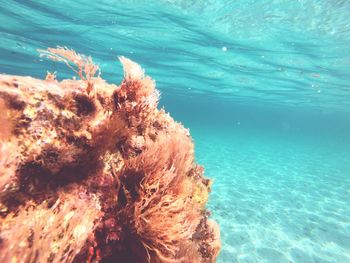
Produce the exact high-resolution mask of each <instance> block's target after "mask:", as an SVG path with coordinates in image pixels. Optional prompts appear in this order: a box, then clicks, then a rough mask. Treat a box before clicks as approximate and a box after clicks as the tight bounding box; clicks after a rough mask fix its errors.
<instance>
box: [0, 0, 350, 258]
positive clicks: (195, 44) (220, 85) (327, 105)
mask: <svg viewBox="0 0 350 263" xmlns="http://www.w3.org/2000/svg"><path fill="white" fill-rule="evenodd" d="M349 15H350V1H346V0H342V1H341V0H319V1H316V0H299V1H297V0H295V1H294V0H293V1H291V0H289V1H287V0H284V1H283V0H266V1H258V0H226V1H219V0H208V1H201V0H158V1H155V0H154V1H152V0H148V1H145V0H128V1H126V0H120V1H117V0H99V1H94V2H92V1H91V2H89V3H87V1H82V0H76V1H69V0H57V1H42V0H38V1H29V0H27V1H25V0H22V1H19V0H18V1H10V0H2V1H1V8H0V40H1V41H0V72H1V73H8V74H18V75H31V76H35V77H41V78H42V77H44V76H45V75H46V70H50V71H57V72H58V77H59V78H66V77H72V73H71V72H70V71H69V70H68V69H66V68H65V66H64V65H60V64H57V63H53V62H49V61H46V60H42V59H40V58H39V57H38V53H37V51H36V50H37V49H39V48H40V49H42V48H46V47H52V46H56V45H61V46H69V47H71V48H74V49H75V50H77V51H78V52H81V53H85V54H87V55H91V56H93V58H94V60H95V61H96V62H98V63H99V65H100V67H101V69H102V77H103V78H105V79H107V80H108V81H110V82H116V83H119V82H120V80H121V78H122V71H121V66H120V65H119V63H118V62H117V56H118V55H124V56H127V57H129V58H131V59H133V60H135V61H137V62H139V63H140V64H141V65H142V66H143V67H144V68H145V69H146V72H147V74H149V75H151V76H152V77H153V78H154V79H155V80H156V81H157V87H158V89H159V90H160V91H161V93H162V99H161V105H162V106H164V107H165V108H166V110H167V111H169V112H171V115H172V116H173V117H175V118H176V119H177V120H179V121H181V122H183V123H184V124H185V125H186V126H187V127H189V128H190V131H191V134H192V136H193V137H194V141H195V143H196V158H197V161H198V162H199V163H201V164H202V165H204V166H205V168H206V176H208V177H210V178H212V179H213V180H214V185H213V190H212V193H211V199H210V202H209V204H208V208H209V209H210V210H211V211H212V217H213V218H214V219H216V220H217V221H218V222H219V224H220V226H221V235H222V251H221V254H220V256H219V259H218V262H220V263H224V262H225V263H226V262H240V263H242V262H245V263H248V262H249V263H255V262H258V263H260V262H263V263H264V262H265V263H273V262H276V263H284V262H288V263H290V262H293V263H299V262H300V263H347V262H350V118H349V114H350V20H349Z"/></svg>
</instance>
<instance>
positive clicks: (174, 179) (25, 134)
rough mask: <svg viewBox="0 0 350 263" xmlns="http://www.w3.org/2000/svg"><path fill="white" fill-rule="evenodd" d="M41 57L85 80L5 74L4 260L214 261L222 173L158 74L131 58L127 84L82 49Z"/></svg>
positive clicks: (0, 87)
mask: <svg viewBox="0 0 350 263" xmlns="http://www.w3.org/2000/svg"><path fill="white" fill-rule="evenodd" d="M42 55H43V56H46V57H48V58H50V59H53V60H57V61H62V62H64V63H66V64H67V65H68V66H69V67H70V68H72V69H73V70H74V71H75V72H76V73H77V74H78V76H79V77H80V80H75V79H74V80H63V81H57V80H56V78H55V74H51V73H48V75H47V77H46V79H45V80H39V79H34V78H31V77H20V76H10V75H0V112H1V115H0V121H1V126H0V142H1V144H0V262H141V263H142V262H191V263H192V262H208V263H209V262H215V259H216V257H217V255H218V252H219V249H220V237H219V230H218V226H217V225H216V224H215V222H213V221H211V220H209V219H208V214H209V213H208V212H207V210H206V208H205V205H206V202H207V198H208V192H209V191H210V186H211V182H210V180H208V179H205V178H204V177H203V169H202V167H200V166H199V165H197V164H196V163H195V160H194V149H193V143H192V140H191V137H190V135H189V132H188V130H186V129H185V128H184V127H183V126H182V125H181V124H179V123H176V122H175V121H174V120H173V119H172V118H171V117H170V116H169V115H168V114H167V113H165V111H164V110H158V109H157V103H158V96H159V93H158V91H157V90H156V89H155V84H154V82H153V80H152V79H150V78H149V77H147V76H144V72H143V70H142V69H141V68H140V66H139V65H137V64H136V63H134V62H132V61H131V60H129V59H126V58H124V57H121V58H120V60H121V62H122V64H123V66H124V80H123V81H122V83H121V84H120V85H119V86H117V85H114V84H108V83H107V82H105V81H104V80H103V79H102V78H100V77H99V76H96V74H97V73H98V71H99V69H98V67H97V66H96V65H94V64H93V62H92V59H91V58H88V57H85V56H83V55H80V54H77V53H75V52H74V51H73V50H69V49H67V48H60V47H58V48H49V49H48V50H46V51H42Z"/></svg>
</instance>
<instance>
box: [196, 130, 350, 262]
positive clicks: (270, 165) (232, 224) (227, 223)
mask: <svg viewBox="0 0 350 263" xmlns="http://www.w3.org/2000/svg"><path fill="white" fill-rule="evenodd" d="M191 133H192V135H193V136H194V139H195V143H196V156H197V160H198V162H199V163H200V164H203V165H204V166H205V168H206V175H207V176H208V177H211V178H212V179H213V180H214V185H213V190H212V193H211V199H210V202H209V205H208V207H209V209H210V210H211V211H212V212H213V215H212V217H213V218H214V219H215V220H217V221H218V222H219V224H220V226H221V237H222V251H221V254H220V256H219V259H218V263H223V262H240V263H243V262H244V263H248V262H249V263H253V262H254V263H255V262H258V263H291V262H293V263H312V262H314V263H316V262H317V263H330V262H332V263H334V262H337V263H346V262H350V154H349V149H350V148H349V142H348V141H344V140H342V139H341V138H335V140H336V141H335V140H332V139H328V140H325V139H315V140H313V139H312V138H311V139H310V138H302V137H300V136H299V137H298V136H294V137H293V136H289V135H282V136H277V135H275V134H274V135H272V134H270V135H269V134H268V133H265V134H259V133H258V132H256V133H254V132H248V131H244V130H241V131H232V132H218V131H216V132H215V131H209V130H208V131H205V129H194V130H191Z"/></svg>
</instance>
